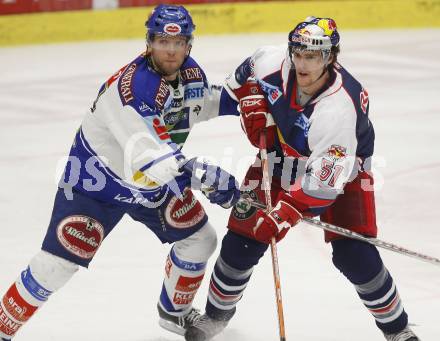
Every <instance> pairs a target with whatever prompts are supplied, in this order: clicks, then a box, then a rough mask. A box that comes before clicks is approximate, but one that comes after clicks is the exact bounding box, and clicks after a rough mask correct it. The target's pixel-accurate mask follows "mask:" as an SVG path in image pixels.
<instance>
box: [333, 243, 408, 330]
mask: <svg viewBox="0 0 440 341" xmlns="http://www.w3.org/2000/svg"><path fill="white" fill-rule="evenodd" d="M332 246H333V263H334V264H335V266H336V267H337V268H338V269H339V270H340V271H341V272H342V273H343V274H344V275H345V276H346V277H347V278H348V280H349V281H350V282H351V283H353V285H354V287H355V289H356V291H357V293H358V295H359V297H360V298H361V300H362V302H363V303H364V305H365V306H366V307H367V309H368V310H369V311H370V313H371V314H372V315H373V317H374V319H375V320H376V325H377V326H378V327H379V328H380V329H381V330H382V331H383V332H385V333H387V334H392V333H396V332H399V331H401V330H403V329H404V328H405V327H406V325H407V324H408V315H407V314H406V312H405V310H404V309H403V304H402V301H401V299H400V296H399V293H398V291H397V288H396V284H395V283H394V281H393V278H392V277H391V275H390V273H389V272H388V270H387V269H386V268H385V266H384V265H383V262H382V259H381V258H380V255H379V252H378V251H377V249H376V248H375V247H374V246H373V245H370V244H367V243H363V242H359V241H355V240H345V239H344V240H338V241H334V242H332Z"/></svg>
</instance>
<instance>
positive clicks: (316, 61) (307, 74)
mask: <svg viewBox="0 0 440 341" xmlns="http://www.w3.org/2000/svg"><path fill="white" fill-rule="evenodd" d="M292 62H293V64H294V65H295V72H296V79H297V82H298V85H299V86H300V87H303V88H306V87H308V86H311V85H312V84H313V83H314V82H316V80H317V79H318V78H319V77H320V76H321V75H322V72H323V70H324V67H325V63H324V59H323V56H322V53H321V51H294V52H293V54H292Z"/></svg>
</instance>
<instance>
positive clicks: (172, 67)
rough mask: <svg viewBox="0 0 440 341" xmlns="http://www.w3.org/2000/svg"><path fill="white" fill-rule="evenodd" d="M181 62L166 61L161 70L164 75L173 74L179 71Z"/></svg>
mask: <svg viewBox="0 0 440 341" xmlns="http://www.w3.org/2000/svg"><path fill="white" fill-rule="evenodd" d="M181 66H182V63H179V62H166V63H164V64H163V65H162V72H163V74H165V75H173V74H175V73H176V72H177V71H179V69H180V67H181Z"/></svg>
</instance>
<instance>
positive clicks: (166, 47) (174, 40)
mask: <svg viewBox="0 0 440 341" xmlns="http://www.w3.org/2000/svg"><path fill="white" fill-rule="evenodd" d="M149 44H150V46H151V47H152V48H153V49H155V50H160V51H184V50H186V49H188V48H189V47H190V45H191V38H190V37H186V36H183V35H177V36H170V35H167V34H155V35H153V37H152V38H151V39H150V41H149Z"/></svg>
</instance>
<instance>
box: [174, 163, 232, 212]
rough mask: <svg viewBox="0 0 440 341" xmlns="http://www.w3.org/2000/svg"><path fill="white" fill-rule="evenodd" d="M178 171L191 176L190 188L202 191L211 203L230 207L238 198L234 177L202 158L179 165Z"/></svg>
mask: <svg viewBox="0 0 440 341" xmlns="http://www.w3.org/2000/svg"><path fill="white" fill-rule="evenodd" d="M179 171H181V172H183V173H184V174H186V175H188V176H190V177H191V188H193V189H197V190H200V191H202V193H203V194H204V195H205V196H206V197H207V198H208V199H209V201H210V202H211V203H213V204H217V205H220V206H222V207H223V208H230V207H232V206H234V205H235V204H236V203H237V201H238V199H239V198H240V191H239V185H238V182H237V180H236V179H235V177H234V176H233V175H231V174H229V173H228V172H226V171H225V170H223V169H221V168H220V167H218V166H214V165H212V164H210V163H209V162H207V161H206V160H204V159H203V158H192V159H190V160H188V161H186V162H185V163H183V165H181V166H180V169H179Z"/></svg>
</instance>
